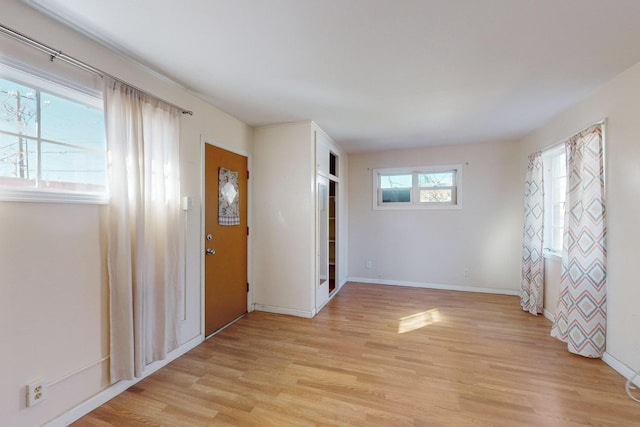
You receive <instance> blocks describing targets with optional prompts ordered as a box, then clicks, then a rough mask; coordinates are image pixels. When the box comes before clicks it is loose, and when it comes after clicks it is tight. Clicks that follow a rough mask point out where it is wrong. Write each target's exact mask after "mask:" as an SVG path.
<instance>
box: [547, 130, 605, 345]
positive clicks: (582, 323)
mask: <svg viewBox="0 0 640 427" xmlns="http://www.w3.org/2000/svg"><path fill="white" fill-rule="evenodd" d="M565 147H566V152H567V198H566V201H565V221H564V223H565V228H564V242H563V249H562V275H561V278H560V299H559V301H558V310H557V312H556V316H555V321H554V324H553V327H552V329H551V335H552V336H554V337H556V338H558V339H560V340H562V341H564V342H566V343H567V348H568V349H569V351H570V352H571V353H575V354H579V355H581V356H585V357H602V355H603V354H604V351H605V343H606V323H607V289H606V284H607V251H606V246H605V239H606V233H607V227H606V221H605V219H606V218H605V213H606V211H605V198H604V144H603V139H602V125H595V126H592V127H590V128H589V129H586V130H584V131H582V132H580V133H579V134H577V135H575V136H573V137H571V138H569V140H567V141H566V142H565Z"/></svg>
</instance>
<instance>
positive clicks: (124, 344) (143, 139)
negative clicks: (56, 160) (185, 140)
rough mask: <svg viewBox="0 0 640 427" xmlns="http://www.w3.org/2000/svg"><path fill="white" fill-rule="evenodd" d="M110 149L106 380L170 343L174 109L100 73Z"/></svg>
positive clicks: (176, 215)
mask: <svg viewBox="0 0 640 427" xmlns="http://www.w3.org/2000/svg"><path fill="white" fill-rule="evenodd" d="M104 99H105V115H106V124H107V126H106V127H107V143H108V147H109V155H110V159H109V161H110V167H109V190H110V194H111V200H110V204H109V215H108V231H107V233H108V260H107V265H108V275H109V288H110V323H111V324H110V332H111V381H112V382H116V381H119V380H126V379H131V378H133V377H139V376H141V375H142V373H143V370H144V367H145V366H146V365H147V364H149V363H151V362H153V361H155V360H162V359H164V358H165V357H166V355H167V353H168V352H169V351H171V350H173V349H175V348H176V347H177V323H178V320H177V311H178V307H177V304H178V301H179V297H180V295H179V294H180V292H181V289H182V283H181V281H182V277H183V274H182V269H183V268H184V261H183V259H182V258H183V256H182V254H183V251H182V250H181V249H182V248H181V244H182V243H181V242H182V239H181V226H180V221H181V216H180V214H181V212H180V170H179V135H180V114H181V112H180V110H179V109H177V108H176V107H173V106H170V105H168V104H166V103H163V102H161V101H159V100H157V99H155V98H152V97H150V96H148V95H146V94H143V93H141V92H139V91H137V90H135V89H133V88H131V87H128V86H126V85H124V84H121V83H120V82H116V81H113V80H111V79H108V78H105V87H104Z"/></svg>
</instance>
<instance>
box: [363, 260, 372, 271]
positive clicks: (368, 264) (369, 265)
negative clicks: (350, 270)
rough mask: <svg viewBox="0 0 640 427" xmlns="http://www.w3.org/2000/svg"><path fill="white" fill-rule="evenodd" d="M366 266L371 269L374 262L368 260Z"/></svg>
mask: <svg viewBox="0 0 640 427" xmlns="http://www.w3.org/2000/svg"><path fill="white" fill-rule="evenodd" d="M365 266H366V267H367V268H368V269H371V267H373V262H372V261H371V260H370V259H368V260H367V263H366V264H365Z"/></svg>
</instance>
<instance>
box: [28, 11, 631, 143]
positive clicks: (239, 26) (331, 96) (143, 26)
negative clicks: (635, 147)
mask: <svg viewBox="0 0 640 427" xmlns="http://www.w3.org/2000/svg"><path fill="white" fill-rule="evenodd" d="M24 1H25V2H27V3H29V4H32V5H35V6H36V7H37V8H40V10H44V11H45V12H46V13H48V14H51V15H53V16H54V17H57V19H60V20H62V21H63V22H65V23H66V24H68V25H71V26H73V27H75V28H77V29H79V30H81V31H82V32H84V33H87V34H90V35H91V36H92V37H94V38H96V39H98V40H100V41H101V42H103V43H105V44H107V45H108V46H110V47H111V48H114V49H116V50H118V51H120V52H122V53H124V54H126V55H127V56H130V57H131V58H133V59H135V60H136V61H138V62H140V63H142V64H144V65H146V66H147V67H149V68H151V69H154V70H156V71H158V72H159V73H161V74H164V75H166V76H168V77H169V78H171V79H173V80H175V81H176V82H178V83H180V84H181V85H183V86H185V87H187V88H188V89H190V90H191V91H192V92H193V93H195V94H197V95H198V96H200V97H201V98H204V99H205V100H207V101H209V102H210V103H211V104H213V105H215V106H217V107H219V108H220V109H222V110H224V111H226V112H228V113H230V114H231V115H233V116H235V117H237V118H239V119H240V120H242V121H244V122H245V123H248V124H249V125H252V126H259V125H265V124H272V123H283V122H291V121H298V120H306V119H312V120H314V121H316V123H318V125H320V127H321V128H323V129H324V130H325V131H326V132H327V133H329V134H330V135H331V136H332V137H333V138H334V139H335V140H336V141H338V142H339V143H340V144H341V145H342V146H343V147H344V148H345V149H346V150H347V151H351V152H354V151H368V150H380V149H393V148H406V147H419V146H428V145H443V144H459V143H479V142H486V141H492V140H512V139H517V138H520V137H521V136H523V135H524V134H526V133H528V132H530V131H531V130H533V129H535V128H536V127H538V126H541V125H542V124H544V123H545V122H546V121H547V120H549V119H550V118H551V117H553V116H554V115H555V114H557V113H559V112H560V111H562V110H564V109H565V108H567V107H568V106H570V105H572V104H573V103H575V102H577V101H579V100H580V99H582V98H584V97H585V96H586V95H588V94H589V93H591V92H593V91H594V90H595V89H596V88H597V87H598V86H600V85H602V84H603V83H605V82H606V81H607V80H609V79H611V78H612V77H614V76H615V75H617V74H619V73H620V72H622V71H623V70H625V69H626V68H628V67H630V66H631V65H633V64H635V63H637V62H639V61H640V0H608V1H604V0H181V1H178V0H135V1H133V0H108V1H107V0H24ZM54 47H55V46H54Z"/></svg>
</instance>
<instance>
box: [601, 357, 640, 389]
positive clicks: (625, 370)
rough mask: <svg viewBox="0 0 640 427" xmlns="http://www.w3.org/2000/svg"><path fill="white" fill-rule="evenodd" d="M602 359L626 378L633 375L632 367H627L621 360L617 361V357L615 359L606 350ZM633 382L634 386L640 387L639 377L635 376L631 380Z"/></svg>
mask: <svg viewBox="0 0 640 427" xmlns="http://www.w3.org/2000/svg"><path fill="white" fill-rule="evenodd" d="M602 361H603V362H604V363H606V364H607V365H609V366H611V367H612V368H613V370H615V371H616V372H617V373H619V374H620V375H622V376H623V377H625V378H626V379H629V378H631V377H632V376H634V375H635V372H634V371H633V369H631V368H630V367H628V366H627V365H625V364H624V363H622V362H621V361H619V360H618V359H616V358H615V357H613V356H612V355H610V354H609V353H607V352H606V351H605V353H604V354H603V355H602ZM633 384H634V385H635V386H636V387H640V377H636V378H635V380H634V381H633Z"/></svg>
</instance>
